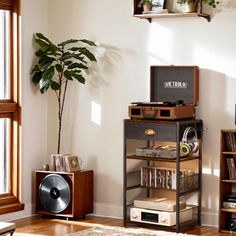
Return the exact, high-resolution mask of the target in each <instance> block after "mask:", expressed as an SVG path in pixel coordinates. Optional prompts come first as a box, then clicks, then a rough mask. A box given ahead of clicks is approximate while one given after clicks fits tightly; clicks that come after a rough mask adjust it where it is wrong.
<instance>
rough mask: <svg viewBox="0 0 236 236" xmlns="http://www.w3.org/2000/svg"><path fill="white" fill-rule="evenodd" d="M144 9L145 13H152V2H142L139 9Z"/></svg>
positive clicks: (147, 0) (143, 0) (144, 0)
mask: <svg viewBox="0 0 236 236" xmlns="http://www.w3.org/2000/svg"><path fill="white" fill-rule="evenodd" d="M141 7H142V8H143V11H144V12H148V11H151V9H152V0H141V1H139V3H138V8H141Z"/></svg>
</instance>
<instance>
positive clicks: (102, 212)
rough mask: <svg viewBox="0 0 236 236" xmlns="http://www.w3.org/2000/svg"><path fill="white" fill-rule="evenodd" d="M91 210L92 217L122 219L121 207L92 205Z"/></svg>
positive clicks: (100, 204)
mask: <svg viewBox="0 0 236 236" xmlns="http://www.w3.org/2000/svg"><path fill="white" fill-rule="evenodd" d="M93 208H94V209H93V215H95V216H103V217H112V218H117V219H122V218H123V206H117V205H109V204H104V203H94V205H93Z"/></svg>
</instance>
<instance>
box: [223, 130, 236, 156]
mask: <svg viewBox="0 0 236 236" xmlns="http://www.w3.org/2000/svg"><path fill="white" fill-rule="evenodd" d="M225 141H226V146H227V151H230V152H236V136H235V132H225Z"/></svg>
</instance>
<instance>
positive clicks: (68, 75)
mask: <svg viewBox="0 0 236 236" xmlns="http://www.w3.org/2000/svg"><path fill="white" fill-rule="evenodd" d="M64 76H65V77H66V78H67V79H69V80H73V78H72V76H71V73H70V71H68V70H65V71H64Z"/></svg>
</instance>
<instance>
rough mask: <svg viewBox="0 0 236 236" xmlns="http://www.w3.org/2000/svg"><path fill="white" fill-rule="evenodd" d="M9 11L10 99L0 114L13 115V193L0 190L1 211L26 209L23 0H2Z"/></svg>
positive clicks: (1, 103)
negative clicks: (22, 179)
mask: <svg viewBox="0 0 236 236" xmlns="http://www.w3.org/2000/svg"><path fill="white" fill-rule="evenodd" d="M0 9H1V10H9V11H10V18H11V19H10V65H11V67H10V86H11V87H10V99H1V100H0V118H10V137H11V138H10V163H11V164H10V193H7V194H0V214H6V213H10V212H14V211H20V210H23V209H24V204H22V203H21V201H20V200H21V199H20V197H21V194H20V189H21V186H20V131H21V106H20V63H19V59H20V43H19V42H20V25H19V17H20V11H19V9H20V0H0Z"/></svg>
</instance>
